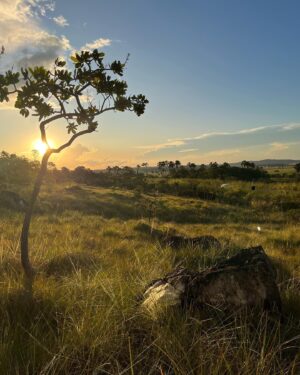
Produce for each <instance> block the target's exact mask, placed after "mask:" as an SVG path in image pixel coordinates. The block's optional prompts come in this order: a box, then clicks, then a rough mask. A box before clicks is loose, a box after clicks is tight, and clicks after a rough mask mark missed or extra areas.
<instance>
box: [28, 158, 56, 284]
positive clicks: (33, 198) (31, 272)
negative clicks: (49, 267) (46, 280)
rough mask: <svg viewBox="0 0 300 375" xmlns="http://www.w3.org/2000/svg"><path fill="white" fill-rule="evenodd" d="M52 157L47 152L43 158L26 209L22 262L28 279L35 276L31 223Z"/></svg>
mask: <svg viewBox="0 0 300 375" xmlns="http://www.w3.org/2000/svg"><path fill="white" fill-rule="evenodd" d="M50 155H51V152H49V151H47V152H46V153H45V154H44V156H43V158H42V162H41V167H40V170H39V173H38V175H37V177H36V180H35V183H34V187H33V191H32V194H31V198H30V201H29V205H28V207H27V209H26V213H25V217H24V221H23V227H22V233H21V262H22V266H23V269H24V273H25V275H26V276H27V277H28V278H32V277H33V276H34V270H33V268H32V266H31V263H30V259H29V246H28V236H29V228H30V222H31V217H32V213H33V209H34V205H35V202H36V199H37V197H38V195H39V192H40V189H41V185H42V182H43V179H44V177H45V174H46V171H47V164H48V160H49V157H50Z"/></svg>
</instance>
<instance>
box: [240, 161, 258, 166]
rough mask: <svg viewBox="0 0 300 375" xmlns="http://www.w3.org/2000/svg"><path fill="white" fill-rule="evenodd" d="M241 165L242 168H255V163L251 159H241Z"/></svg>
mask: <svg viewBox="0 0 300 375" xmlns="http://www.w3.org/2000/svg"><path fill="white" fill-rule="evenodd" d="M241 166H242V167H243V168H255V164H254V163H252V162H251V161H247V160H243V161H242V162H241Z"/></svg>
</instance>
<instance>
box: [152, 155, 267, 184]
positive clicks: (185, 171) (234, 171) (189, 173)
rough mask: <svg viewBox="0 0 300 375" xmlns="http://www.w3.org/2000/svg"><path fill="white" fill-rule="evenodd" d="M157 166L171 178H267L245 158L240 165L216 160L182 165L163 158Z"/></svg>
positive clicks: (248, 179) (162, 173)
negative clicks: (206, 163) (208, 162)
mask: <svg viewBox="0 0 300 375" xmlns="http://www.w3.org/2000/svg"><path fill="white" fill-rule="evenodd" d="M157 168H158V170H159V172H160V174H161V175H162V176H170V177H173V178H219V179H225V178H235V179H239V180H246V181H251V180H259V179H266V178H268V173H267V172H266V171H265V170H264V169H262V168H260V167H257V166H255V164H254V163H252V162H248V161H246V160H244V161H243V162H242V163H241V167H237V166H231V165H230V164H228V163H223V164H218V163H216V162H213V163H210V164H209V165H205V164H201V165H196V164H195V163H191V162H189V163H187V164H186V165H182V164H181V162H180V161H179V160H176V161H167V160H165V161H159V162H158V163H157Z"/></svg>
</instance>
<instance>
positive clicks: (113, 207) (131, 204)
mask: <svg viewBox="0 0 300 375" xmlns="http://www.w3.org/2000/svg"><path fill="white" fill-rule="evenodd" d="M165 198H166V196H164V199H156V198H153V197H150V196H143V195H140V196H137V195H133V194H122V193H119V192H106V193H99V192H97V191H90V190H85V189H75V190H74V191H73V189H71V191H70V190H68V191H67V192H66V193H61V194H55V195H50V196H47V197H45V198H42V199H41V200H40V202H39V206H38V209H37V212H39V213H48V212H52V213H53V212H56V213H57V214H60V213H62V212H63V211H66V210H75V211H79V212H82V213H84V214H91V215H100V216H103V217H104V218H106V219H112V218H119V219H121V220H130V219H141V218H145V219H147V218H149V219H150V218H151V217H153V216H155V217H157V218H158V219H159V220H161V221H163V222H175V223H179V224H180V223H187V224H201V223H203V224H209V223H214V224H218V223H228V222H229V221H230V222H233V223H241V222H246V223H252V222H255V223H259V222H260V216H259V215H258V214H257V213H255V212H254V211H253V210H252V211H249V210H248V209H245V208H242V207H238V208H233V207H230V206H228V207H220V206H219V205H215V204H212V205H211V206H209V207H201V208H199V207H197V206H195V205H192V204H191V205H189V204H188V203H185V205H182V206H180V205H178V206H172V202H171V201H170V202H168V200H167V199H165ZM179 203H180V202H179Z"/></svg>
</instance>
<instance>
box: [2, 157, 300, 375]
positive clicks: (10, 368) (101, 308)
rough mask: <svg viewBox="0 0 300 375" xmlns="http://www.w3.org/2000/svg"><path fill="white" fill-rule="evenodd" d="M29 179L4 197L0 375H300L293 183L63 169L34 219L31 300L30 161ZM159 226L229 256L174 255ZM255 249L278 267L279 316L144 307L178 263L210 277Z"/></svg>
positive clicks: (6, 188)
mask: <svg viewBox="0 0 300 375" xmlns="http://www.w3.org/2000/svg"><path fill="white" fill-rule="evenodd" d="M6 157H7V158H9V157H8V156H7V155H6ZM10 157H11V156H10ZM3 158H4V156H3ZM3 158H2V159H3ZM12 159H13V158H12ZM13 161H14V163H16V164H18V163H21V161H20V160H18V158H17V160H13ZM6 162H7V160H6ZM10 162H11V163H12V161H10ZM23 163H24V160H23ZM4 164H5V162H4V161H3V160H2V164H1V160H0V174H1V165H2V167H3V165H4ZM25 169H26V168H24V165H23V167H22V168H21V169H20V170H22V173H25ZM29 170H30V171H31V172H30V173H31V174H30V173H29V174H28V177H27V180H24V179H22V178H19V179H18V178H17V176H16V174H14V173H12V174H11V178H7V179H6V180H5V181H4V180H1V187H0V259H1V260H0V294H1V298H0V373H1V374H19V375H23V374H24V375H25V374H26V375H31V374H45V375H46V374H47V375H50V374H51V375H52V374H53V375H54V374H72V375H73V374H74V375H77V374H78V375H79V374H93V375H96V374H131V375H133V374H136V375H137V374H155V375H156V374H158V375H167V374H170V375H171V374H176V375H179V374H180V375H187V374H189V375H200V374H201V375H202V374H203V375H204V374H205V375H207V374H216V375H217V374H230V375H231V374H232V375H236V374H247V375H252V374H257V375H258V374H259V375H260V374H264V375H273V374H280V375H283V374H294V375H296V374H299V372H300V352H299V347H300V323H299V321H300V295H299V288H300V231H299V222H300V182H299V181H298V180H297V176H296V175H294V177H293V178H290V179H289V180H288V181H287V180H286V179H285V178H281V177H280V176H279V177H278V176H275V175H271V176H270V177H269V178H267V179H263V180H259V181H256V182H255V183H253V181H240V180H237V179H232V178H228V179H225V180H224V179H219V178H214V179H212V178H210V179H205V178H201V179H200V178H174V177H169V176H165V175H161V174H154V175H152V176H151V175H147V174H138V175H137V174H136V173H134V174H132V175H130V176H129V175H126V176H125V177H124V176H123V177H122V175H121V174H119V175H118V176H115V175H111V174H109V172H106V173H107V176H105V177H103V179H102V183H98V184H95V183H89V181H84V179H80V178H79V177H78V176H80V174H79V175H78V173H77V177H76V173H75V175H74V174H73V175H72V172H70V171H66V170H63V171H62V172H61V171H60V172H57V171H55V169H53V170H52V171H50V172H49V173H48V176H47V183H46V184H44V185H43V188H42V191H41V194H40V198H39V200H38V203H37V206H36V210H35V215H34V218H33V222H32V230H31V237H30V243H31V249H32V252H31V256H32V263H33V264H34V266H35V268H36V269H37V271H38V273H37V275H36V278H35V282H34V285H33V288H32V289H29V288H27V287H26V285H24V279H23V274H22V269H21V265H20V261H19V245H20V244H19V238H20V231H21V225H22V219H23V214H24V213H23V211H24V207H23V203H22V204H20V202H23V201H24V202H25V203H24V204H26V202H27V201H28V198H29V194H30V191H31V185H32V181H33V177H34V174H35V173H36V166H35V164H34V163H31V164H29ZM20 173H21V172H20ZM26 173H27V172H26ZM5 175H6V176H9V175H8V174H5ZM26 175H27V174H26ZM105 178H106V179H105ZM86 182H88V183H86ZM224 184H225V186H224ZM253 185H255V190H253ZM221 186H222V187H221ZM149 227H150V228H153V229H160V230H163V231H169V232H174V233H179V234H183V235H186V236H196V235H201V234H205V235H206V234H210V235H213V236H215V237H216V238H217V239H219V241H220V242H221V243H222V250H217V249H211V250H210V251H209V252H208V251H200V250H199V249H198V250H197V249H196V248H192V247H185V248H181V249H178V250H174V249H171V248H170V247H169V246H165V245H162V244H161V243H159V242H158V240H157V239H155V238H154V237H152V236H151V234H150V233H149V231H148V230H147V228H149ZM254 245H262V246H263V247H264V249H265V251H266V253H267V254H268V255H269V256H270V257H271V260H272V261H273V263H274V264H275V266H276V268H277V270H278V276H277V282H278V285H279V288H280V292H281V296H282V300H283V316H282V319H277V318H276V317H273V316H270V315H268V314H267V313H261V312H260V313H259V314H257V313H256V312H254V311H243V312H242V313H236V314H231V315H228V314H224V313H222V312H221V311H215V312H214V314H211V315H207V314H206V313H204V312H201V311H200V312H191V311H185V312H179V311H177V312H176V311H174V314H168V315H166V316H163V317H162V318H161V319H160V320H157V321H153V320H152V319H151V317H149V316H148V315H147V313H146V312H145V311H143V310H142V309H141V307H140V304H139V296H140V295H141V293H142V292H143V290H144V288H145V286H146V285H147V284H148V283H149V282H150V281H151V280H153V279H155V278H158V277H161V276H163V275H164V274H166V273H167V272H169V271H171V270H172V269H174V267H176V266H177V265H178V264H181V265H184V266H187V267H189V268H190V269H193V270H202V269H204V268H206V267H209V266H211V265H213V264H215V263H216V262H217V261H218V260H220V259H224V258H226V257H227V256H229V255H232V254H235V253H236V252H237V251H238V250H239V249H242V248H246V247H249V246H254Z"/></svg>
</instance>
